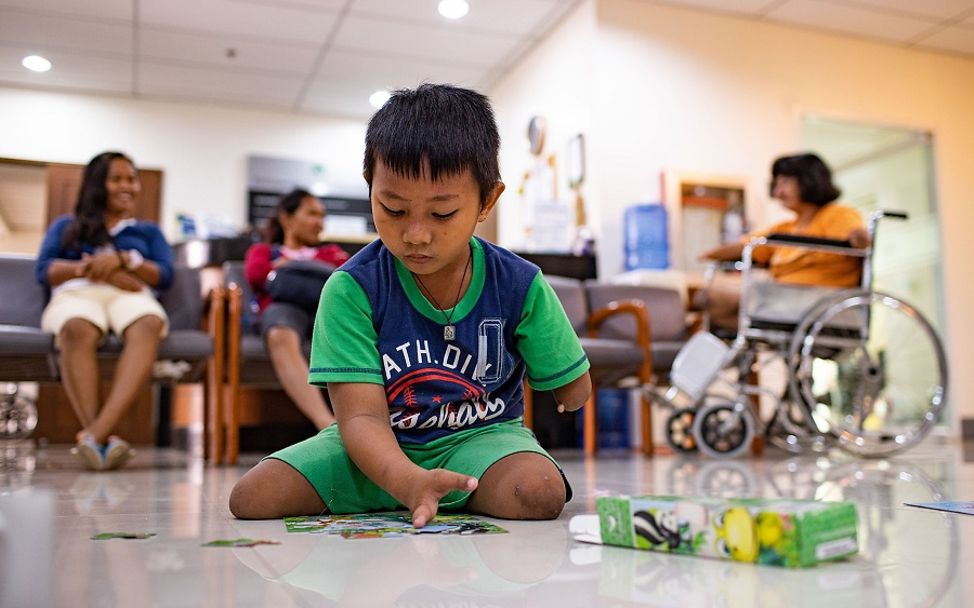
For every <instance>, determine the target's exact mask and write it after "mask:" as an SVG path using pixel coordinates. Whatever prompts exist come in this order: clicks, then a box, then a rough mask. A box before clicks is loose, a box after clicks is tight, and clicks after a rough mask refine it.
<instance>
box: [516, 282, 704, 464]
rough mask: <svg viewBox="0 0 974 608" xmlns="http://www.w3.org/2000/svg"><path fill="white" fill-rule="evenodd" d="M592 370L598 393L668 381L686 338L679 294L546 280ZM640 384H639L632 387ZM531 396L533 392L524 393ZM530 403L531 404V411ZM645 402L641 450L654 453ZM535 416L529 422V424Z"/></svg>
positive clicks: (587, 421)
mask: <svg viewBox="0 0 974 608" xmlns="http://www.w3.org/2000/svg"><path fill="white" fill-rule="evenodd" d="M545 278H546V279H547V281H548V284H549V285H551V287H552V289H554V291H555V294H557V296H558V299H559V301H560V302H561V304H562V306H563V307H564V309H565V312H566V314H567V315H568V319H569V321H571V323H572V326H573V327H574V328H575V331H576V333H578V335H579V340H580V342H581V344H582V348H583V349H584V350H585V354H586V355H587V356H588V359H589V364H590V365H591V368H590V372H589V373H590V374H591V377H592V383H593V385H594V387H595V388H598V387H612V386H626V387H632V386H633V384H645V383H647V382H649V381H650V380H651V379H652V378H653V376H654V375H655V376H657V377H659V376H664V375H665V374H667V373H668V372H669V370H670V367H671V366H672V364H673V359H674V358H675V357H676V353H677V352H679V350H680V347H681V346H682V345H683V343H684V342H685V341H686V339H687V337H688V336H687V326H686V307H685V305H684V304H683V300H682V299H681V297H680V294H679V293H677V292H676V291H673V290H670V289H663V288H659V287H641V286H630V285H612V284H607V283H600V282H598V281H594V280H588V281H585V282H582V281H579V280H577V279H572V278H566V277H558V276H546V277H545ZM633 379H635V382H633ZM525 393H526V395H529V394H530V392H529V391H527V390H526V391H525ZM596 394H597V391H595V390H593V391H592V397H591V398H590V399H589V402H588V403H587V404H586V406H585V408H584V410H583V412H582V415H583V416H584V425H583V442H584V449H585V452H586V453H587V454H594V453H595V452H596V451H597V449H598V428H597V420H598V417H597V408H598V403H597V400H596ZM527 401H528V400H526V404H525V405H526V406H527V405H528V403H527ZM650 405H651V404H650V402H649V400H648V399H646V398H645V397H643V398H642V428H641V437H642V450H643V452H644V453H646V454H651V453H652V452H653V441H652V409H651V407H650ZM529 418H530V414H529V413H528V412H527V410H526V413H525V422H526V423H528V424H530V420H529Z"/></svg>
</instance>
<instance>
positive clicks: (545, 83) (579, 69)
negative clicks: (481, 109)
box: [489, 1, 597, 247]
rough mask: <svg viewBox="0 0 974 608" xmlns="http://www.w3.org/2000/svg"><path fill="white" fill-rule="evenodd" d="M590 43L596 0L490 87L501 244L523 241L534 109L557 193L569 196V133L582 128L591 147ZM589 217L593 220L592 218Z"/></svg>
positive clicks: (572, 15)
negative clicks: (522, 192)
mask: <svg viewBox="0 0 974 608" xmlns="http://www.w3.org/2000/svg"><path fill="white" fill-rule="evenodd" d="M594 42H595V3H594V2H593V1H587V2H583V3H582V4H581V5H580V6H579V7H578V8H576V9H575V10H574V11H572V13H570V14H569V15H568V16H566V18H565V19H564V21H562V23H561V24H560V25H559V26H558V27H557V28H556V29H555V30H554V31H553V32H552V34H551V35H550V36H549V37H547V38H546V39H544V40H543V41H542V42H541V43H540V44H539V45H538V46H537V47H536V48H535V49H534V50H533V51H532V52H531V53H530V55H528V57H527V58H525V59H524V60H523V61H521V62H520V63H519V64H518V65H517V66H516V67H515V68H514V69H513V70H512V71H511V72H510V73H509V74H508V75H507V76H506V77H505V78H504V79H503V80H502V81H501V82H500V83H498V84H497V85H496V86H495V87H494V88H493V89H492V90H491V91H489V94H490V97H491V101H492V103H493V106H494V113H495V114H496V116H497V123H498V128H499V129H500V136H501V179H503V180H504V182H505V184H506V185H507V189H506V190H505V192H504V194H503V196H502V198H501V200H500V203H499V205H498V207H497V209H498V210H497V211H496V212H495V214H496V216H497V218H496V221H497V227H498V230H497V237H498V238H497V240H498V242H499V243H501V244H503V245H505V246H509V247H516V246H519V245H520V244H521V243H520V242H519V240H520V238H521V234H522V231H521V227H522V221H521V217H522V216H521V213H520V210H521V209H520V198H519V196H518V187H519V185H520V184H521V182H522V180H523V176H524V172H525V171H526V170H527V169H528V168H529V167H530V166H531V163H532V162H533V159H532V156H531V153H530V150H529V145H528V136H527V133H528V122H529V121H530V120H531V117H532V116H534V115H536V114H540V115H542V116H544V117H545V118H546V119H547V122H548V135H547V138H546V140H547V141H546V143H545V148H544V152H543V155H544V156H545V157H547V156H548V155H550V154H555V155H556V156H557V162H558V195H559V198H561V199H563V200H566V201H569V200H573V199H572V198H571V196H570V192H569V191H568V185H567V182H566V178H565V146H566V144H567V143H568V140H569V139H570V138H571V137H572V136H573V135H575V134H577V133H584V134H585V136H586V137H587V138H589V141H587V142H586V145H588V146H589V147H591V145H592V142H591V138H592V137H594V136H595V133H594V130H593V129H592V126H593V123H592V121H593V111H594V102H595V87H594V86H593V82H592V78H593V74H595V73H596V70H595V63H594V56H593V54H592V52H591V49H592V45H593V44H594ZM590 157H591V156H590ZM590 169H591V167H590ZM591 173H592V172H591V170H590V171H589V176H591ZM592 187H593V182H591V181H590V180H588V179H587V180H586V183H585V185H584V186H583V188H582V190H583V194H584V193H586V192H590V191H591V190H592ZM588 209H589V215H590V216H591V215H592V214H593V213H597V211H596V210H594V209H593V207H592V205H589V207H588ZM589 221H590V222H593V221H597V220H595V219H594V218H591V217H590V220H589Z"/></svg>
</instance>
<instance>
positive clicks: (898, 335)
mask: <svg viewBox="0 0 974 608" xmlns="http://www.w3.org/2000/svg"><path fill="white" fill-rule="evenodd" d="M789 358H790V360H791V361H792V362H793V363H794V364H795V365H796V367H795V373H794V374H793V375H792V378H791V390H792V396H793V398H794V399H795V400H796V401H797V400H799V399H800V400H802V401H804V403H805V404H806V405H807V406H808V407H809V411H810V413H811V415H812V418H813V421H814V423H815V425H816V426H817V427H818V428H819V430H822V431H824V432H828V433H831V434H832V435H833V436H835V438H836V439H837V440H838V443H839V446H840V447H842V448H843V449H845V450H848V451H849V452H852V453H854V454H857V455H859V456H865V457H881V456H886V455H888V454H892V453H894V452H898V451H901V450H905V449H908V448H910V447H912V446H913V445H915V444H916V443H917V442H919V441H920V440H921V439H923V437H924V436H926V434H927V433H928V432H929V431H930V429H931V428H932V427H933V425H934V424H935V423H936V421H937V417H938V416H939V415H940V413H941V411H942V410H943V408H944V405H945V403H946V397H947V363H946V357H945V356H944V351H943V346H942V345H941V343H940V340H939V339H938V338H937V334H936V333H935V332H934V330H933V327H932V326H931V325H930V323H929V322H928V321H927V320H926V319H925V318H924V317H923V316H922V315H921V314H920V313H919V312H918V311H916V310H915V309H914V308H913V307H911V306H910V305H909V304H906V303H905V302H903V301H901V300H898V299H897V298H894V297H892V296H889V295H886V294H883V293H879V292H871V291H867V290H852V291H845V292H841V293H839V294H836V295H835V296H833V297H831V298H828V299H826V300H824V301H823V302H822V303H820V304H819V305H817V306H816V307H815V308H814V309H813V310H812V311H811V313H810V314H808V315H807V316H806V317H805V319H804V320H803V321H802V323H801V324H800V325H799V327H798V331H796V332H795V336H794V338H793V341H792V344H791V348H790V352H789Z"/></svg>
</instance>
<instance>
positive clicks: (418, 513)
mask: <svg viewBox="0 0 974 608" xmlns="http://www.w3.org/2000/svg"><path fill="white" fill-rule="evenodd" d="M476 489H477V479H476V478H474V477H470V476H469V475H462V474H460V473H455V472H453V471H448V470H446V469H432V470H429V471H427V470H425V469H422V470H420V471H418V472H417V475H416V477H415V478H414V479H411V480H410V483H409V485H408V490H407V495H406V497H405V500H404V501H403V504H405V505H406V507H407V508H408V509H409V511H410V513H412V514H413V527H414V528H422V527H423V526H425V525H426V524H428V523H429V522H430V520H432V519H433V518H434V517H436V511H437V509H438V508H439V506H440V499H441V498H443V497H444V496H446V495H447V494H449V493H450V492H452V491H454V490H460V491H461V492H473V491H474V490H476Z"/></svg>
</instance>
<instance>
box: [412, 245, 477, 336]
mask: <svg viewBox="0 0 974 608" xmlns="http://www.w3.org/2000/svg"><path fill="white" fill-rule="evenodd" d="M472 262H473V254H470V255H469V256H467V263H466V264H464V265H463V275H462V276H461V277H460V285H458V286H457V296H456V298H455V299H456V303H455V304H454V305H453V308H451V309H450V314H447V313H446V310H444V309H443V308H442V307H441V306H440V303H439V302H437V301H436V298H435V297H433V292H431V291H430V290H429V288H428V287H427V286H426V284H425V283H423V279H421V278H419V275H418V274H416V273H415V272H414V273H412V274H413V278H415V279H416V282H417V283H419V286H420V287H421V288H422V289H423V293H424V295H426V296H427V297H428V298H429V299H430V300H432V301H433V306H435V307H436V310H438V311H440V314H441V315H443V318H444V319H446V325H444V326H443V339H444V340H446V341H447V342H452V341H453V340H455V339H456V337H457V328H456V326H455V325H453V323H452V320H453V313H455V312H456V311H457V306H458V305H459V304H460V291H461V290H462V289H463V281H464V280H466V278H467V270H468V269H469V268H470V266H471V265H472Z"/></svg>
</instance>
